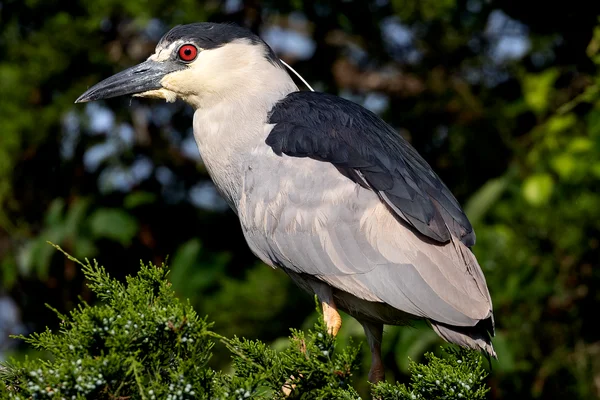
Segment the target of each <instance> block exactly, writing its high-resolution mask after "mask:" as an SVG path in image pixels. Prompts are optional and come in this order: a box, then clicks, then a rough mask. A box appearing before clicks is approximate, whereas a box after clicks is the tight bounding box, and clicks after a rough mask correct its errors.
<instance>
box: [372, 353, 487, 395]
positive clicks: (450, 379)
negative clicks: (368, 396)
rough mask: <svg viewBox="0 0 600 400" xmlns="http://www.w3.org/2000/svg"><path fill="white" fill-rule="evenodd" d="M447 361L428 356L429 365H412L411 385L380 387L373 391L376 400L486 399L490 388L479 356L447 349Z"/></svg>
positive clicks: (386, 384) (413, 363)
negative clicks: (485, 380) (486, 383)
mask: <svg viewBox="0 0 600 400" xmlns="http://www.w3.org/2000/svg"><path fill="white" fill-rule="evenodd" d="M444 351H445V352H446V353H447V354H448V355H449V357H446V358H439V357H436V356H435V355H434V354H433V353H427V354H425V358H426V359H427V361H428V364H417V363H415V362H414V361H412V360H411V361H410V365H409V371H410V373H411V374H412V375H411V382H410V385H409V386H408V387H407V386H406V385H404V384H396V385H393V384H390V383H381V384H379V385H376V386H375V387H374V389H373V398H374V399H398V400H400V399H402V400H415V399H423V400H438V399H440V400H441V399H468V400H482V399H485V397H486V393H487V392H488V391H489V388H488V387H487V386H486V385H485V383H484V379H485V378H486V377H487V372H486V371H485V369H484V368H483V359H482V358H481V356H480V355H478V354H477V353H474V352H472V351H468V350H465V349H457V348H451V347H448V348H445V349H444Z"/></svg>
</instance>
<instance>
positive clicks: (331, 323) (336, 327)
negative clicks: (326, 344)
mask: <svg viewBox="0 0 600 400" xmlns="http://www.w3.org/2000/svg"><path fill="white" fill-rule="evenodd" d="M322 305H323V318H324V319H325V325H326V326H327V332H329V334H330V335H333V336H336V335H337V334H338V332H339V331H340V327H341V326H342V317H340V313H338V311H337V307H336V306H335V303H334V302H333V299H331V300H330V301H329V302H328V303H326V302H323V303H322Z"/></svg>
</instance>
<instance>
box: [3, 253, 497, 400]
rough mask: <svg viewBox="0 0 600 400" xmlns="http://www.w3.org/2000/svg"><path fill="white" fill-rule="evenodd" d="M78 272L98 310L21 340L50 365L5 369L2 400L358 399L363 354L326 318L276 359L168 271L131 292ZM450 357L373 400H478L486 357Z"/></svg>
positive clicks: (143, 279) (133, 285)
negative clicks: (218, 323)
mask: <svg viewBox="0 0 600 400" xmlns="http://www.w3.org/2000/svg"><path fill="white" fill-rule="evenodd" d="M57 247H58V246H57ZM59 249H60V248H59ZM67 257H68V258H69V259H70V260H71V261H73V262H76V263H79V261H78V260H77V259H75V258H73V257H71V256H68V255H67ZM80 265H81V266H82V270H83V273H84V275H85V277H86V278H87V280H88V286H89V288H90V289H91V290H92V291H93V292H94V293H95V294H96V296H97V299H98V300H99V303H98V304H96V305H93V306H90V305H88V304H86V303H83V304H81V305H79V307H77V308H76V309H75V310H73V311H72V312H70V313H69V314H68V315H61V314H60V313H58V312H57V314H58V317H59V318H60V320H61V324H60V329H59V330H58V332H56V333H55V332H52V331H50V330H49V329H46V331H45V332H42V333H34V334H32V335H29V336H26V337H23V336H21V337H20V338H21V339H23V340H24V341H25V342H26V343H28V344H29V345H31V346H33V347H35V348H37V349H39V350H44V351H46V352H47V353H48V354H49V355H50V358H49V359H48V360H41V359H26V360H25V361H22V362H17V361H14V362H11V363H5V364H4V365H2V366H1V367H0V378H1V383H0V399H27V398H52V399H65V398H69V399H88V398H94V399H125V398H127V399H148V400H151V399H167V400H175V399H226V398H233V399H246V398H253V399H360V396H359V395H358V393H357V392H356V390H355V389H354V388H353V387H352V378H353V375H354V373H355V372H356V370H357V369H358V363H357V360H358V355H359V351H360V348H359V346H354V345H353V344H352V343H350V344H349V345H348V346H346V347H344V348H343V349H336V343H335V339H334V338H333V337H332V336H331V335H329V334H328V333H327V329H326V326H325V323H324V321H323V317H322V315H320V316H319V320H318V322H317V323H316V324H315V327H314V329H312V330H308V332H306V333H305V332H303V331H299V330H292V334H291V337H290V340H289V344H288V346H287V347H286V348H285V349H283V350H280V351H276V350H274V349H272V348H271V347H269V346H268V345H267V344H265V343H263V342H261V341H258V340H246V339H241V338H237V337H234V338H233V339H227V338H225V337H223V336H221V335H217V334H216V333H214V332H212V331H211V330H210V328H211V324H209V323H207V321H206V319H205V318H200V317H198V315H197V313H196V312H195V311H194V309H193V308H192V307H191V306H190V304H189V302H182V301H180V300H179V299H178V298H177V297H176V296H175V293H174V292H173V290H172V288H171V284H170V283H169V282H168V281H167V279H166V278H167V274H168V272H169V270H168V268H167V267H166V266H165V265H163V266H162V267H157V266H154V265H144V264H142V265H141V268H140V270H139V272H138V274H137V275H136V276H134V277H127V279H126V283H125V284H123V283H121V282H119V281H118V280H116V279H114V278H111V277H110V276H109V274H108V273H107V272H106V270H105V268H104V267H101V266H99V265H98V264H97V263H96V262H94V263H90V262H89V261H88V262H86V263H85V264H83V263H80ZM317 309H319V305H318V302H317ZM214 339H219V340H220V341H221V342H222V343H223V344H225V346H226V347H227V349H229V351H230V353H231V357H232V361H233V362H232V367H233V373H232V374H224V373H222V372H216V371H215V370H214V369H212V368H211V367H210V366H209V365H208V362H209V359H210V357H211V350H212V348H213V345H214ZM449 354H451V355H452V356H453V357H450V359H449V360H442V359H439V358H436V357H435V356H433V355H432V354H429V355H427V358H428V360H429V362H430V363H429V365H418V364H416V363H414V362H411V365H410V369H411V372H412V373H413V381H412V383H411V387H410V389H406V387H405V386H404V385H390V384H385V383H380V384H377V385H374V386H373V395H374V396H375V398H378V399H397V398H413V399H414V398H417V397H398V393H402V395H400V396H404V395H405V394H406V395H409V396H412V393H418V395H417V396H418V398H431V399H437V398H442V397H441V395H442V394H444V395H445V397H443V398H446V399H453V398H457V399H458V398H465V399H482V398H483V395H484V394H485V391H486V389H485V388H484V387H483V386H482V380H483V379H484V378H485V376H486V373H485V371H484V370H483V368H482V366H481V363H482V358H481V356H480V355H478V354H476V353H474V352H466V351H453V352H449ZM436 380H441V381H436ZM439 382H441V383H439ZM446 387H447V389H446ZM441 388H444V390H442V389H441ZM454 392H455V395H453V393H454ZM428 394H431V395H432V396H434V397H428Z"/></svg>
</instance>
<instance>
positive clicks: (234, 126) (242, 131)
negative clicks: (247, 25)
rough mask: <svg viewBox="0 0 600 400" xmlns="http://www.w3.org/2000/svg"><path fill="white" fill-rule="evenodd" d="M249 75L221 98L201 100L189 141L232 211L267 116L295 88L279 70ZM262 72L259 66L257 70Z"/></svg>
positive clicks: (260, 143) (261, 142) (261, 144)
mask: <svg viewBox="0 0 600 400" xmlns="http://www.w3.org/2000/svg"><path fill="white" fill-rule="evenodd" d="M269 65H270V67H269V68H261V69H260V70H255V71H252V73H251V74H249V75H248V76H249V78H248V80H246V81H245V82H244V83H243V84H242V85H240V86H238V87H236V88H235V89H234V90H231V91H228V93H227V94H226V95H222V94H220V95H217V94H214V95H212V96H209V97H205V98H203V102H202V103H203V104H202V105H201V107H200V108H198V109H197V110H196V112H195V114H194V137H195V139H196V143H197V144H198V149H199V151H200V155H201V157H202V161H203V162H204V164H205V165H206V168H207V170H208V172H209V174H210V176H211V178H212V180H213V181H214V183H215V185H216V187H217V189H218V191H219V192H220V193H221V195H222V196H223V197H224V198H225V200H226V201H227V202H228V203H229V205H230V206H231V207H232V208H233V210H234V211H237V205H238V200H239V198H240V194H241V189H242V187H243V177H244V173H245V169H247V167H248V166H249V165H250V164H251V163H252V160H253V158H254V157H258V155H257V153H258V151H257V150H260V148H262V147H266V144H265V139H266V137H267V134H268V131H269V130H270V129H269V127H268V125H267V116H268V113H269V111H270V110H271V109H272V108H273V106H274V105H275V103H277V102H278V101H279V100H281V99H283V98H284V97H285V96H286V95H287V94H289V93H291V92H294V91H297V90H298V88H297V86H296V85H295V84H294V82H293V81H292V79H291V78H290V76H289V75H288V73H287V72H286V71H285V70H283V69H282V68H280V67H277V66H273V65H271V64H269ZM263 67H264V66H263Z"/></svg>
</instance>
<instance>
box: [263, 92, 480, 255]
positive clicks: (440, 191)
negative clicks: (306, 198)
mask: <svg viewBox="0 0 600 400" xmlns="http://www.w3.org/2000/svg"><path fill="white" fill-rule="evenodd" d="M269 123H272V124H276V125H275V127H274V128H273V129H272V130H271V132H270V134H269V136H268V137H267V140H266V143H267V144H268V145H269V146H270V147H271V148H272V149H273V151H274V152H275V153H276V154H279V155H281V154H286V155H288V156H293V157H310V158H313V159H315V160H320V161H325V162H330V163H332V164H334V165H335V166H336V167H337V168H338V170H340V172H342V173H343V174H345V175H346V176H348V177H349V178H350V179H352V180H354V181H355V182H357V183H359V184H361V185H362V186H365V187H367V188H369V189H371V190H373V191H375V192H377V193H378V195H379V196H380V198H381V199H382V200H383V201H384V202H385V203H386V204H387V205H388V206H389V207H390V208H391V209H393V211H394V212H395V213H396V215H397V216H398V217H400V218H402V220H404V221H405V222H407V223H408V224H409V225H411V226H412V227H413V228H415V229H416V230H417V231H418V232H420V233H421V234H423V235H425V236H427V237H428V238H430V239H432V240H434V241H436V242H439V243H446V242H448V241H449V240H450V234H453V235H454V236H456V237H458V238H459V239H460V240H461V241H462V242H463V243H464V244H466V245H467V246H469V247H470V246H472V245H473V244H475V233H474V232H473V228H472V226H471V224H470V222H469V220H468V219H467V217H466V215H465V214H464V212H463V211H462V209H461V207H460V204H459V203H458V201H457V200H456V198H455V197H454V196H453V195H452V193H451V192H450V190H449V189H448V188H447V187H446V186H445V185H444V183H443V182H442V181H441V180H440V178H439V177H438V176H437V175H436V174H435V172H433V170H432V169H431V167H430V166H429V164H427V162H426V161H425V160H424V159H423V158H422V157H421V156H420V155H419V154H418V153H417V151H416V150H415V149H414V148H413V147H412V146H411V145H410V144H409V143H408V142H407V141H406V140H405V139H404V138H403V137H402V136H400V135H399V134H398V133H397V132H396V131H395V130H394V129H393V128H392V127H391V126H389V125H388V124H386V123H385V122H384V121H383V120H381V119H380V118H379V117H378V116H377V115H375V114H374V113H372V112H370V111H369V110H367V109H365V108H363V107H362V106H360V105H358V104H356V103H353V102H351V101H348V100H345V99H343V98H341V97H338V96H333V95H330V94H325V93H318V92H295V93H291V94H289V95H288V96H287V97H285V98H284V99H283V100H281V101H280V102H278V103H277V104H276V105H275V107H273V109H272V110H271V112H270V115H269Z"/></svg>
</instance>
